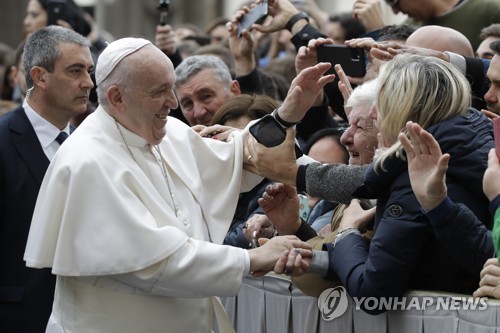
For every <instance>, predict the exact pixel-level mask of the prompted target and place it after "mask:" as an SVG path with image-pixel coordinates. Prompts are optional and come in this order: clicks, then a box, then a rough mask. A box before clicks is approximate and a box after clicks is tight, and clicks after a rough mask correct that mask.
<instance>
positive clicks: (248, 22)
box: [238, 1, 267, 37]
mask: <svg viewBox="0 0 500 333" xmlns="http://www.w3.org/2000/svg"><path fill="white" fill-rule="evenodd" d="M266 16H267V1H263V2H261V3H259V4H257V5H256V6H255V7H253V8H252V9H250V11H249V12H248V13H246V14H245V15H244V16H243V17H242V18H241V21H240V23H239V24H238V37H241V33H242V32H243V30H245V29H246V30H248V31H250V30H251V29H252V24H254V23H256V24H260V23H262V22H263V21H264V19H265V18H266Z"/></svg>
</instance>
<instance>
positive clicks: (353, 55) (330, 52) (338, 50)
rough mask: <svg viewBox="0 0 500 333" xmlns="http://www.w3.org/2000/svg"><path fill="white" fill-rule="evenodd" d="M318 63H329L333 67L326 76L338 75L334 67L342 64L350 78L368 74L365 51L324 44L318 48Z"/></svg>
mask: <svg viewBox="0 0 500 333" xmlns="http://www.w3.org/2000/svg"><path fill="white" fill-rule="evenodd" d="M317 54H318V62H329V63H331V64H332V67H331V68H330V69H329V70H328V72H327V73H326V74H336V73H335V69H334V68H333V66H335V65H336V64H340V65H341V66H342V69H343V70H344V72H345V73H346V75H348V76H353V77H363V76H365V74H366V57H365V50H364V49H362V48H351V47H347V46H345V45H336V44H323V45H321V46H319V47H318V50H317Z"/></svg>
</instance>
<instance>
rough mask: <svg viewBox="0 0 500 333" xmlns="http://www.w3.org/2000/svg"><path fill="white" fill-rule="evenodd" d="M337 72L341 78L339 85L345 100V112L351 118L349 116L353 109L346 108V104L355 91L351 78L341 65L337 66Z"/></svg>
mask: <svg viewBox="0 0 500 333" xmlns="http://www.w3.org/2000/svg"><path fill="white" fill-rule="evenodd" d="M335 72H336V73H337V77H338V78H339V83H338V85H339V90H340V93H341V94H342V97H343V99H344V111H345V114H346V115H347V117H349V114H350V113H351V108H348V107H347V106H345V104H346V103H347V100H348V99H349V97H350V96H351V94H352V90H353V89H352V86H351V82H349V77H348V76H347V75H346V74H345V72H344V70H343V69H342V66H341V65H340V64H336V65H335Z"/></svg>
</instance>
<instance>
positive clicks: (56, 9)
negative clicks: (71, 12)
mask: <svg viewBox="0 0 500 333" xmlns="http://www.w3.org/2000/svg"><path fill="white" fill-rule="evenodd" d="M57 20H64V21H68V19H67V18H66V1H65V0H49V2H48V4H47V25H57Z"/></svg>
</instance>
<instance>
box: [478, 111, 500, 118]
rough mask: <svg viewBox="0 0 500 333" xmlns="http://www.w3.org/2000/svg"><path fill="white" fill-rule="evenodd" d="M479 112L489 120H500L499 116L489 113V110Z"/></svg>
mask: <svg viewBox="0 0 500 333" xmlns="http://www.w3.org/2000/svg"><path fill="white" fill-rule="evenodd" d="M481 112H482V113H483V114H484V115H485V116H486V117H488V118H489V119H491V120H493V119H495V118H500V115H498V114H496V113H495V112H491V111H489V110H484V109H483V110H481Z"/></svg>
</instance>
